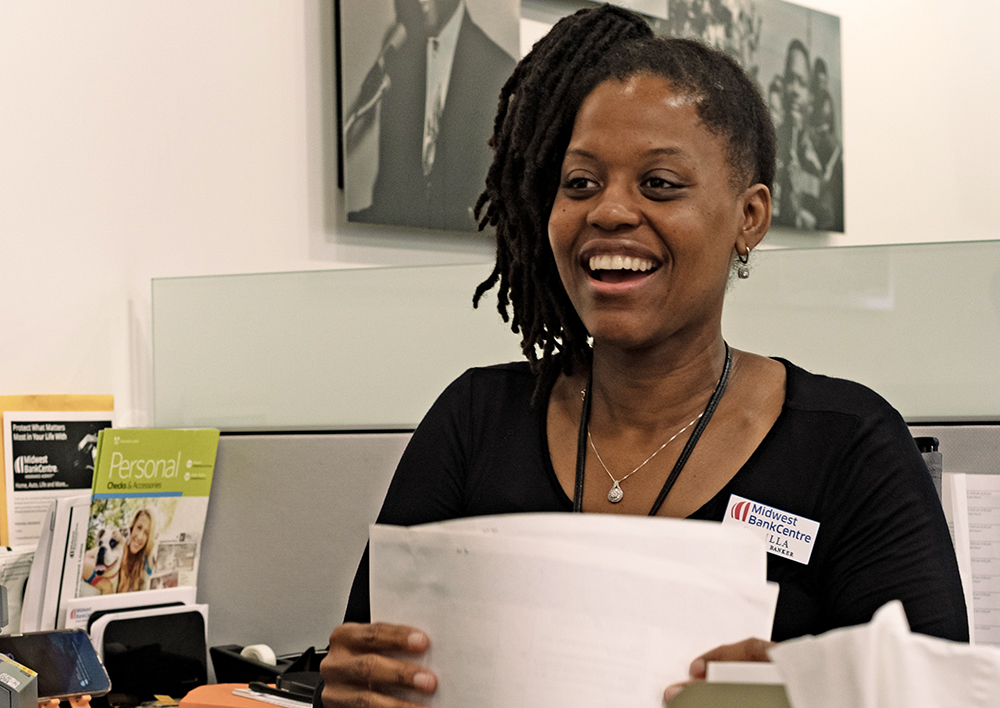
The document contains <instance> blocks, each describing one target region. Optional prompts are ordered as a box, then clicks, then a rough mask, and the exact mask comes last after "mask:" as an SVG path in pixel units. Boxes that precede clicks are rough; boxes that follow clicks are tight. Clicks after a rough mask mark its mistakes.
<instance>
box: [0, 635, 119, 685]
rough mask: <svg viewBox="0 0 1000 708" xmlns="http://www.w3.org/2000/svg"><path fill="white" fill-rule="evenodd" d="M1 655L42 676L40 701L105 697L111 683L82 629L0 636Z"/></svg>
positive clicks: (39, 679) (40, 678) (40, 677)
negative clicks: (76, 697) (86, 696)
mask: <svg viewBox="0 0 1000 708" xmlns="http://www.w3.org/2000/svg"><path fill="white" fill-rule="evenodd" d="M0 654H6V655H7V656H9V657H10V658H11V659H13V660H14V661H16V662H17V663H19V664H23V665H24V666H27V667H28V668H29V669H31V670H32V671H34V672H36V673H37V674H38V701H39V702H40V703H41V702H44V701H48V700H49V699H51V698H57V699H59V700H63V699H66V698H73V697H75V696H82V695H89V696H103V695H104V694H106V693H108V692H109V691H110V690H111V681H110V679H108V673H107V672H106V671H105V670H104V666H103V665H102V664H101V660H100V659H98V658H97V652H96V651H94V645H93V644H91V643H90V637H88V636H87V633H86V632H84V631H83V630H82V629H65V630H58V631H54V632H29V633H27V634H15V635H9V636H0Z"/></svg>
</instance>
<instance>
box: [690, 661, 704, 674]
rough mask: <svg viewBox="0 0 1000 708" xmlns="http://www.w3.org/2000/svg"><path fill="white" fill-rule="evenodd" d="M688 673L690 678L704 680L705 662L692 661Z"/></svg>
mask: <svg viewBox="0 0 1000 708" xmlns="http://www.w3.org/2000/svg"><path fill="white" fill-rule="evenodd" d="M690 671H691V678H699V679H701V678H705V671H706V666H705V660H704V659H695V660H694V661H692V662H691V669H690Z"/></svg>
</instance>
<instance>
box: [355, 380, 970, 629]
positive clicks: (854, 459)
mask: <svg viewBox="0 0 1000 708" xmlns="http://www.w3.org/2000/svg"><path fill="white" fill-rule="evenodd" d="M782 363H783V364H784V365H785V368H786V370H787V374H788V376H787V384H786V394H785V403H784V406H783V408H782V411H781V414H780V415H779V417H778V419H777V421H776V422H775V423H774V426H773V427H772V428H771V430H770V431H769V432H768V434H767V436H766V437H765V438H764V440H763V441H762V442H761V444H760V445H759V446H758V448H757V450H756V451H755V452H754V453H753V455H752V456H751V457H750V459H749V460H748V461H747V462H746V464H745V465H743V467H742V468H741V469H740V470H739V472H737V474H736V475H735V476H734V477H733V478H732V479H731V480H730V481H729V483H728V484H726V486H725V487H723V488H722V490H721V491H720V492H719V493H718V494H717V495H715V497H714V498H712V499H711V500H710V501H709V502H708V503H706V504H705V505H704V506H703V507H701V508H700V509H698V511H696V512H695V513H694V514H692V515H691V516H690V518H693V519H709V520H715V521H721V520H722V518H723V515H724V514H725V511H726V506H727V504H728V501H729V497H730V495H731V494H736V495H739V496H741V497H745V498H748V499H752V500H753V501H755V502H758V503H762V504H767V505H769V506H773V507H777V508H778V509H781V510H782V511H786V512H791V513H793V514H797V515H800V516H804V517H807V518H809V519H812V520H814V521H818V522H819V523H820V527H819V532H818V534H817V537H816V541H815V545H814V547H813V552H812V556H811V558H810V561H809V564H808V565H802V564H801V563H798V562H796V561H793V560H789V559H787V558H781V557H778V556H775V555H772V554H768V558H767V577H768V580H772V581H775V582H777V583H779V584H780V586H781V591H780V593H779V596H778V606H777V611H776V614H775V619H774V628H773V632H772V635H771V638H772V639H773V640H775V641H781V640H784V639H789V638H791V637H797V636H801V635H804V634H818V633H821V632H825V631H827V630H829V629H833V628H835V627H845V626H850V625H856V624H863V623H865V622H868V621H869V620H870V619H871V617H872V615H873V614H874V612H875V610H877V609H878V608H879V607H881V606H882V605H883V604H885V603H886V602H888V601H889V600H893V599H899V600H902V602H903V606H904V607H905V609H906V615H907V617H908V619H909V621H910V625H911V627H912V629H913V630H914V631H917V632H922V633H925V634H930V635H934V636H938V637H944V638H947V639H954V640H961V641H968V622H967V618H966V609H965V601H964V597H963V594H962V586H961V581H960V579H959V575H958V565H957V563H956V560H955V553H954V549H953V547H952V544H951V539H950V537H949V534H948V529H947V526H946V525H945V519H944V514H943V512H942V509H941V505H940V503H939V501H938V498H937V494H936V493H935V491H934V486H933V483H932V481H931V478H930V475H929V474H928V473H927V468H926V466H925V465H924V462H923V459H922V458H921V456H920V453H919V452H918V451H917V447H916V445H915V444H914V442H913V438H912V437H911V436H910V433H909V430H908V429H907V427H906V424H905V423H904V422H903V419H902V418H901V417H900V415H899V413H897V412H896V411H895V410H894V409H893V408H892V407H891V406H890V405H889V404H888V403H887V402H886V401H885V400H883V399H882V398H881V397H879V396H878V395H877V394H876V393H874V392H873V391H871V390H869V389H867V388H865V387H864V386H861V385H859V384H856V383H852V382H850V381H844V380H841V379H833V378H829V377H825V376H817V375H814V374H810V373H809V372H807V371H805V370H803V369H800V368H798V367H796V366H794V365H793V364H791V363H789V362H782ZM534 386H535V378H534V376H533V375H532V374H531V372H530V371H529V369H528V366H527V364H526V363H516V364H505V365H500V366H493V367H489V368H480V369H470V370H469V371H467V372H466V373H465V374H463V375H462V376H461V377H460V378H459V379H457V380H456V381H455V382H454V383H452V384H451V385H450V386H449V387H448V388H447V389H446V390H445V392H444V393H443V394H441V396H440V398H438V400H437V401H436V402H435V404H434V405H433V406H432V407H431V409H430V411H429V412H428V413H427V416H426V417H425V418H424V420H423V421H422V422H421V423H420V425H419V426H418V427H417V429H416V431H415V432H414V434H413V438H412V439H411V440H410V443H409V445H408V446H407V448H406V451H405V452H404V453H403V457H402V459H401V460H400V462H399V466H398V468H397V469H396V474H395V476H394V477H393V480H392V483H391V485H390V486H389V491H388V492H387V494H386V498H385V502H384V504H383V506H382V511H381V512H380V513H379V516H378V522H379V523H383V524H395V525H404V526H409V525H412V524H420V523H426V522H431V521H442V520H445V519H452V518H457V517H463V516H481V515H486V514H501V513H513V512H552V511H566V512H569V511H571V510H572V500H570V498H569V497H567V496H566V494H565V492H564V491H563V489H562V487H561V486H560V484H559V481H558V480H557V479H556V475H555V472H554V470H553V468H552V463H551V460H550V457H549V451H548V443H547V438H546V426H545V421H546V405H545V403H544V402H543V404H542V405H539V406H536V407H534V408H533V407H531V406H530V400H531V395H532V391H533V390H534ZM547 398H548V396H547V395H546V396H544V397H542V399H543V401H547ZM345 621H354V622H367V621H369V604H368V552H367V550H366V551H365V555H364V557H363V558H362V561H361V566H360V568H359V570H358V574H357V575H356V577H355V580H354V587H353V588H352V590H351V596H350V600H349V602H348V606H347V613H346V616H345ZM739 639H742V637H734V638H733V640H734V641H737V640H739Z"/></svg>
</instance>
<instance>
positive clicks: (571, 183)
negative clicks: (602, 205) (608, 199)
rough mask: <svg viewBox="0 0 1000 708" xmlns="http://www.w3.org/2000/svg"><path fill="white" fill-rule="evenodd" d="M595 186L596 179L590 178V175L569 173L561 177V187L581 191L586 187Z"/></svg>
mask: <svg viewBox="0 0 1000 708" xmlns="http://www.w3.org/2000/svg"><path fill="white" fill-rule="evenodd" d="M596 186H597V181H596V180H594V179H591V178H590V177H585V176H582V175H571V176H569V177H566V178H565V179H563V183H562V187H563V189H568V190H571V191H573V190H575V191H581V190H586V189H593V188H595V187H596Z"/></svg>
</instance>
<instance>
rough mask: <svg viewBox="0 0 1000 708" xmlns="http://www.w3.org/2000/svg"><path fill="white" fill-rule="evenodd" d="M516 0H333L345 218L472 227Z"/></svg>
mask: <svg viewBox="0 0 1000 708" xmlns="http://www.w3.org/2000/svg"><path fill="white" fill-rule="evenodd" d="M519 22H520V2H519V1H518V0H339V5H338V29H339V37H338V48H339V67H340V82H339V85H340V95H339V107H340V119H341V141H342V142H341V144H342V148H341V160H342V168H343V177H344V185H343V186H344V192H345V194H344V196H345V204H346V210H347V219H348V221H351V222H362V223H372V224H388V225H395V226H406V227H415V228H425V229H439V230H445V231H475V230H476V228H477V225H476V221H475V219H474V218H473V207H474V206H475V203H476V200H477V199H478V198H479V195H480V194H481V193H482V191H483V188H484V186H485V178H486V172H487V170H488V169H489V164H490V162H491V159H492V153H491V151H490V148H489V147H488V145H487V140H488V139H489V137H490V136H491V135H492V133H493V119H494V116H495V115H496V109H497V98H498V96H499V94H500V89H501V87H502V86H503V84H504V82H505V81H506V80H507V78H508V77H509V76H510V74H511V72H512V71H513V69H514V65H515V63H516V59H515V57H517V56H518V53H519V31H518V30H519Z"/></svg>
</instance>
